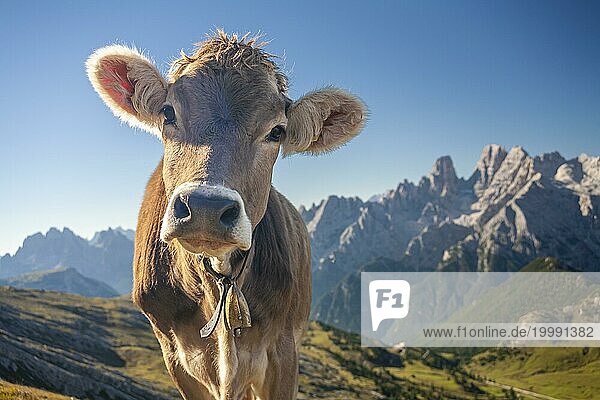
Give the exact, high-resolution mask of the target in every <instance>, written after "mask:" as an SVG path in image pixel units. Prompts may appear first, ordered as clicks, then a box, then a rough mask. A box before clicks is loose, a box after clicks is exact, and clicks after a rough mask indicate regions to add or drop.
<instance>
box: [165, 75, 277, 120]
mask: <svg viewBox="0 0 600 400" xmlns="http://www.w3.org/2000/svg"><path fill="white" fill-rule="evenodd" d="M167 100H168V101H170V102H174V103H176V104H177V105H178V106H179V107H180V111H181V112H182V113H183V114H184V115H182V117H183V118H187V119H189V121H188V122H189V123H190V124H198V123H202V122H203V121H206V122H208V121H209V120H214V121H217V122H218V123H219V124H221V123H228V122H234V123H236V124H242V125H244V124H248V123H250V124H257V123H258V122H259V121H264V122H269V121H270V120H271V119H273V118H278V117H281V116H282V115H284V114H285V102H286V96H284V95H283V94H282V93H280V92H279V90H278V87H277V81H276V77H275V76H274V75H273V74H269V73H268V72H267V71H256V70H242V71H240V70H237V69H219V70H213V69H206V70H203V71H201V72H198V71H196V72H195V73H194V74H190V75H183V76H181V77H180V78H179V79H177V80H176V81H175V82H173V83H171V84H170V88H169V95H168V97H167ZM245 128H247V129H250V128H252V126H245Z"/></svg>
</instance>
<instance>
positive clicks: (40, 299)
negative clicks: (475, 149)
mask: <svg viewBox="0 0 600 400" xmlns="http://www.w3.org/2000/svg"><path fill="white" fill-rule="evenodd" d="M541 350H544V349H537V350H534V351H531V352H529V351H515V352H514V354H513V353H507V355H506V356H503V358H502V357H500V355H499V354H496V353H494V351H488V352H481V353H479V354H476V355H475V356H471V355H468V356H467V355H465V354H466V353H464V352H463V353H449V352H448V353H443V352H438V351H433V350H431V351H427V350H419V349H409V350H407V351H404V352H400V351H397V350H387V349H377V348H362V347H360V339H359V337H358V336H356V335H353V334H348V333H345V332H343V331H340V330H337V329H334V328H331V327H329V326H326V325H323V324H320V323H316V322H313V323H311V324H310V329H309V331H308V333H307V335H306V337H305V340H304V343H303V349H302V354H301V362H300V394H299V399H308V398H321V399H332V400H335V399H340V400H341V399H365V400H367V399H423V400H434V399H494V398H496V399H505V398H511V397H510V396H509V395H508V394H507V390H505V389H503V388H500V387H497V386H494V385H493V384H491V383H489V382H486V380H485V379H484V378H482V377H480V376H479V375H482V376H485V377H487V378H489V379H493V380H496V381H497V382H502V383H506V384H509V385H515V386H517V387H521V388H530V387H532V388H534V389H536V390H537V389H539V391H540V392H542V393H547V394H553V395H555V396H556V398H561V399H563V398H582V399H583V398H593V397H590V396H592V395H591V394H590V393H600V387H599V386H598V384H597V383H595V382H594V379H591V378H592V377H593V376H594V374H595V376H596V377H598V376H599V375H600V374H599V373H598V372H594V369H595V371H598V370H599V369H598V367H600V365H599V364H598V362H599V361H598V360H599V355H598V352H597V351H595V350H589V351H588V352H587V353H586V354H585V355H583V354H582V355H581V356H577V357H575V356H574V354H575V353H574V352H577V351H579V352H582V350H581V349H571V350H564V351H562V352H561V353H560V354H562V356H556V357H555V359H554V362H553V363H552V364H551V365H553V367H552V368H548V367H546V368H545V369H544V368H542V367H540V366H541V365H543V364H544V363H546V362H548V360H550V356H551V355H556V354H558V353H556V351H548V352H547V353H541V352H540V351H541ZM550 350H552V349H550ZM496 351H497V350H496ZM0 354H1V355H2V357H0V400H13V399H15V400H17V399H26V400H28V399H32V400H33V399H48V400H59V399H60V400H62V399H66V398H70V397H62V396H60V395H58V394H54V393H62V394H66V395H68V396H73V398H78V399H84V398H86V399H107V398H112V399H131V400H133V399H135V400H137V399H149V398H152V399H178V398H179V396H178V394H177V392H176V391H175V390H174V388H173V385H172V383H171V380H170V378H169V376H168V375H167V373H166V371H165V368H164V366H163V361H162V356H161V353H160V350H159V347H158V343H157V342H156V339H155V338H154V336H153V334H152V332H151V330H150V327H149V325H148V323H147V322H146V320H145V318H144V317H143V316H142V315H141V314H140V313H139V312H138V311H137V310H136V309H135V308H134V307H133V306H132V305H131V304H130V302H129V301H128V300H127V299H123V298H116V299H97V298H83V297H79V296H75V295H68V294H64V293H58V292H48V291H46V292H44V291H36V290H27V289H12V288H1V287H0ZM521 357H526V358H525V359H524V360H521ZM569 357H572V358H569ZM573 357H574V358H573ZM567 360H571V361H570V362H569V363H567ZM571 370H576V371H578V374H579V373H581V374H582V375H581V376H578V375H577V376H576V375H574V374H572V373H571V372H570V371H571ZM502 371H504V372H502ZM583 372H586V373H587V375H583ZM595 380H596V381H597V380H598V379H595ZM9 382H10V383H9ZM553 382H554V383H553ZM569 382H574V384H573V385H572V386H569V384H570V383H569ZM565 385H566V386H569V387H568V389H569V390H571V391H572V392H574V391H579V392H581V393H584V394H583V395H582V396H580V397H573V396H570V393H569V392H568V390H567V389H565ZM34 387H35V388H38V389H44V390H45V391H43V392H42V391H39V390H35V389H33V388H34ZM565 393H566V394H567V395H565V396H566V397H565V396H563V397H561V394H565ZM585 396H588V397H585ZM522 398H524V399H534V398H539V397H530V396H527V395H524V396H523V397H522Z"/></svg>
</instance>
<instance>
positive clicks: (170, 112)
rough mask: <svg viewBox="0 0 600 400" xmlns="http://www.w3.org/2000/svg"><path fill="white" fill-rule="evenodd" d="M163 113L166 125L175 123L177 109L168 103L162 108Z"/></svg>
mask: <svg viewBox="0 0 600 400" xmlns="http://www.w3.org/2000/svg"><path fill="white" fill-rule="evenodd" d="M160 112H161V113H162V115H163V116H164V117H165V125H173V124H175V110H174V109H173V107H172V106H169V105H166V106H164V107H163V108H162V110H160Z"/></svg>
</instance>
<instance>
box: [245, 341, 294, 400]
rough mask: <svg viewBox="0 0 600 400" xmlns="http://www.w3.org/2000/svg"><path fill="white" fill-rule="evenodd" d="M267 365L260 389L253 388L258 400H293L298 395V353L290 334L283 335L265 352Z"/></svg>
mask: <svg viewBox="0 0 600 400" xmlns="http://www.w3.org/2000/svg"><path fill="white" fill-rule="evenodd" d="M267 357H268V364H267V369H266V371H265V378H264V381H263V384H262V385H261V386H260V387H257V386H254V389H255V394H256V397H257V398H258V399H260V400H275V399H277V400H293V399H295V398H296V396H297V394H298V352H297V350H296V344H295V341H294V335H293V334H292V332H291V331H290V332H286V333H283V334H282V335H281V336H280V337H279V342H278V343H277V344H276V345H275V346H273V348H271V349H270V350H267Z"/></svg>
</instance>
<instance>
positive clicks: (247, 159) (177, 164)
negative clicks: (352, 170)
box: [87, 32, 365, 257]
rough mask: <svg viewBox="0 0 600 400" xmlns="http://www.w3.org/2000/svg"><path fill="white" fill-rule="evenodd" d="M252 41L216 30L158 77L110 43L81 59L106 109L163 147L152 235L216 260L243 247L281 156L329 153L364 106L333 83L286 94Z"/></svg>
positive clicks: (361, 117)
mask: <svg viewBox="0 0 600 400" xmlns="http://www.w3.org/2000/svg"><path fill="white" fill-rule="evenodd" d="M261 47H262V46H260V45H259V44H257V43H256V41H255V40H254V39H246V38H240V39H238V38H237V37H236V36H235V35H233V36H227V35H225V34H224V33H222V32H218V33H217V35H216V36H215V37H213V38H210V39H208V40H207V41H205V42H204V43H202V44H200V45H199V47H198V48H197V50H196V51H195V53H194V54H193V55H192V56H186V55H182V57H181V58H180V59H179V60H177V61H175V62H174V63H173V65H172V68H171V70H170V72H169V74H168V77H167V78H164V77H163V76H162V75H161V74H160V72H159V71H158V70H157V68H156V67H155V66H154V65H153V64H152V62H150V61H149V60H148V59H147V58H146V57H144V56H143V55H142V54H140V53H139V52H137V51H136V50H132V49H130V48H127V47H124V46H119V45H114V46H108V47H105V48H102V49H99V50H97V51H96V52H95V53H94V54H93V55H92V56H91V57H90V58H89V60H88V62H87V72H88V76H89V78H90V81H91V82H92V85H93V86H94V88H95V89H96V91H97V92H98V93H99V95H100V97H101V98H102V99H103V100H104V102H105V103H106V104H107V105H108V106H109V108H110V109H111V110H112V111H113V113H114V114H115V115H116V116H117V117H119V118H121V119H122V120H124V121H126V122H128V123H129V124H130V125H132V126H135V127H139V128H142V129H144V130H147V131H150V132H152V133H154V134H156V135H157V136H159V137H160V138H161V139H162V142H163V144H164V160H163V161H164V162H163V180H164V184H165V189H166V195H167V197H168V199H169V202H168V206H167V210H166V212H165V214H164V218H163V222H162V229H161V233H160V235H161V238H162V239H163V240H165V241H167V242H169V241H172V240H177V241H178V242H179V243H180V244H181V245H182V246H183V247H184V248H185V249H186V250H187V251H189V252H193V253H205V254H208V255H211V256H216V257H222V256H224V255H226V254H228V253H229V252H231V251H232V250H234V249H236V248H239V249H248V248H249V247H250V246H251V240H252V231H253V228H254V227H255V226H256V225H257V224H258V223H259V222H260V220H261V219H262V217H263V215H264V213H265V210H266V207H267V200H268V197H269V191H270V187H271V177H272V171H273V165H274V163H275V160H276V159H277V157H278V154H279V152H280V148H281V149H283V153H284V154H292V153H309V154H319V153H323V152H327V151H331V150H333V149H335V148H337V147H339V146H340V145H342V144H344V143H346V142H347V141H348V140H350V139H351V138H353V137H354V136H356V135H357V134H358V133H359V132H360V130H361V129H362V127H363V125H364V121H365V106H364V104H363V103H362V102H361V101H360V100H359V99H357V98H356V97H355V96H353V95H352V94H350V93H348V92H345V91H342V90H340V89H335V88H331V87H328V88H324V89H321V90H316V91H314V92H311V93H308V94H307V95H305V96H303V97H302V98H300V99H299V100H296V101H292V100H290V99H289V98H288V97H287V78H286V77H285V75H283V74H282V73H281V72H280V71H279V69H278V68H277V66H276V65H275V63H274V62H273V61H272V57H271V56H270V55H269V54H267V53H265V52H264V51H263V50H261Z"/></svg>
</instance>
